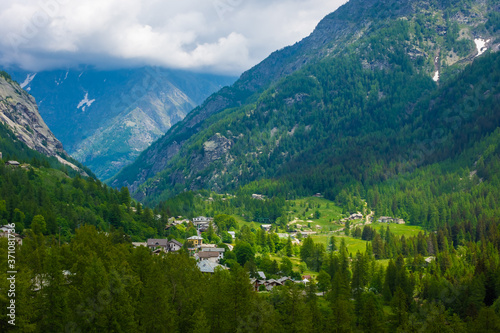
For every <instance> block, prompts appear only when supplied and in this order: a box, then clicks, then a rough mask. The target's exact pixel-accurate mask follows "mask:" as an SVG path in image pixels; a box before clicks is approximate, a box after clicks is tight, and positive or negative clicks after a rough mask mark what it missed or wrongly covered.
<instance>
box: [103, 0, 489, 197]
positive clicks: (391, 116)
mask: <svg viewBox="0 0 500 333" xmlns="http://www.w3.org/2000/svg"><path fill="white" fill-rule="evenodd" d="M459 3H460V6H462V7H459V6H458V5H457V3H445V4H442V3H437V2H425V1H417V2H411V1H403V2H397V1H368V2H360V1H350V2H348V3H347V4H346V5H344V6H342V7H340V8H339V9H338V10H337V11H336V12H334V13H332V14H329V15H327V16H326V18H325V19H324V20H322V21H321V22H320V23H319V24H318V28H317V29H316V30H315V32H313V34H311V36H309V37H307V38H305V39H304V40H303V41H301V42H300V43H298V44H296V45H293V46H291V47H288V48H285V49H283V50H280V51H277V52H275V53H273V54H272V55H271V56H270V57H269V58H268V59H266V60H264V61H263V62H262V63H261V64H259V65H257V66H256V67H254V68H253V69H251V70H249V71H248V72H246V73H244V74H243V75H242V77H241V78H240V79H239V80H238V81H237V82H236V83H235V84H234V85H233V86H232V87H230V88H226V89H224V90H222V91H220V92H219V93H216V94H214V95H212V96H211V97H210V98H209V99H208V100H207V101H206V102H205V103H204V104H203V105H202V106H201V107H199V108H197V109H195V110H194V111H193V112H192V113H190V114H189V115H188V116H187V117H186V118H185V120H183V121H182V122H181V123H179V124H177V125H176V126H174V127H173V128H172V130H170V131H169V132H168V133H167V134H166V135H165V136H164V137H163V138H161V139H160V140H158V141H157V142H156V143H154V144H153V145H152V146H151V147H150V148H149V149H148V150H146V151H145V152H144V153H143V154H142V155H141V156H140V157H139V158H138V160H136V162H135V163H134V164H132V165H131V166H129V167H127V168H125V169H124V170H122V172H121V173H120V174H118V175H117V177H115V178H114V179H113V180H112V181H111V182H110V183H111V184H112V185H113V186H122V185H128V186H130V187H131V189H132V191H134V192H136V198H138V199H145V198H147V197H156V198H158V196H159V195H160V196H161V197H162V198H165V196H167V197H168V195H169V194H168V193H170V194H175V193H179V192H180V191H183V190H194V189H201V188H208V189H213V190H216V191H219V190H220V191H224V190H225V189H227V187H228V186H229V187H234V186H238V185H237V184H240V185H241V184H244V183H246V182H248V181H252V180H257V179H259V177H264V178H265V177H275V176H278V175H283V174H285V173H286V172H285V171H284V170H287V168H288V169H289V168H290V167H288V166H287V163H290V159H297V158H298V156H300V155H297V154H298V153H300V152H302V153H305V152H306V150H311V149H314V148H315V144H314V143H315V142H316V145H317V143H318V142H327V143H328V144H325V145H326V146H330V147H331V149H339V147H341V146H338V147H336V146H335V144H338V145H342V141H345V140H346V139H345V138H342V136H347V137H348V140H354V139H355V138H356V136H357V134H356V132H355V131H352V130H351V128H353V126H354V128H356V127H358V128H364V129H363V130H362V131H367V132H366V133H369V131H373V130H374V129H376V128H377V126H379V125H383V126H389V127H387V131H394V128H396V127H397V126H400V125H403V124H404V119H402V118H401V117H407V118H408V117H410V119H412V121H413V118H412V116H411V112H412V111H411V110H412V108H414V105H417V104H418V103H419V96H416V95H415V91H420V93H421V94H423V96H424V97H425V96H428V95H429V92H430V91H433V90H435V89H437V87H438V85H440V84H441V83H443V82H446V81H447V80H448V79H450V78H452V77H453V76H454V75H455V74H456V73H459V72H461V71H462V70H463V68H464V67H465V66H466V65H467V64H470V63H471V62H472V61H473V60H474V59H475V57H476V56H477V55H478V54H479V52H478V51H477V50H476V47H475V43H474V42H475V41H476V40H477V39H481V40H483V39H484V40H485V41H487V40H489V42H488V43H487V48H488V49H494V50H496V49H498V40H497V39H495V38H497V37H498V32H497V30H495V29H496V28H495V27H496V26H495V23H494V22H496V21H495V20H496V16H495V15H496V14H494V13H497V11H496V10H498V8H497V7H495V4H494V2H491V1H489V2H487V1H482V2H470V1H459ZM492 13H493V14H492ZM337 20H338V21H337ZM345 20H352V26H353V27H354V28H351V29H349V25H348V24H346V23H345V22H346V21H345ZM332 22H334V23H332ZM489 22H493V23H492V24H490V23H489ZM338 27H343V28H344V29H345V30H342V31H344V32H343V33H339V31H338V30H337V28H338ZM346 27H347V28H346ZM488 29H489V30H488ZM325 31H333V32H332V33H334V36H329V39H328V38H326V37H328V32H325ZM325 38H326V40H328V41H325ZM312 40H313V42H309V41H312ZM341 42H342V43H341ZM307 43H312V45H317V46H318V48H317V49H314V50H313V46H311V44H310V45H308V46H307V47H304V51H303V52H302V53H301V52H298V51H297V52H296V54H293V55H292V56H291V57H286V55H287V52H290V53H294V52H292V51H294V50H298V49H300V48H301V47H303V45H306V44H307ZM291 50H292V51H291ZM311 50H313V51H311ZM307 52H311V53H310V54H312V56H310V57H309V56H307ZM280 55H284V56H283V59H280ZM315 57H316V58H315ZM297 59H301V60H300V61H298V62H297V61H296V60H297ZM304 59H308V60H306V61H304ZM308 61H309V62H308ZM329 61H330V63H328V62H329ZM280 62H281V65H279V66H274V67H273V66H271V65H270V64H278V63H280ZM283 63H286V64H288V65H282V64H283ZM297 63H298V64H299V65H298V66H297V67H298V69H295V70H294V68H295V67H294V66H295V64H297ZM287 66H290V67H287ZM322 67H323V68H322ZM269 68H272V71H271V72H270V73H271V74H269V73H266V70H267V69H269ZM287 68H292V72H293V73H292V74H283V73H287V70H288V69H287ZM329 71H331V72H332V73H333V72H336V71H337V72H338V75H341V76H343V77H345V78H346V79H342V80H336V77H334V76H332V75H330V76H328V75H329V74H328V72H329ZM258 73H263V74H262V77H261V76H259V75H258ZM276 73H278V74H276ZM297 73H299V74H297ZM352 73H356V74H357V75H359V77H360V78H359V79H357V78H356V77H353V74H352ZM389 73H392V74H391V75H392V76H391V75H389ZM295 74H297V75H295ZM436 74H437V76H438V79H437V80H436V79H435V80H434V81H437V85H434V86H432V84H431V82H432V78H433V77H434V78H435V77H436ZM318 75H319V76H323V79H320V81H321V83H319V81H318V80H316V79H315V78H316V77H318ZM277 77H279V79H278V78H277ZM403 78H404V79H403ZM357 81H359V82H357ZM269 82H273V83H269ZM331 82H336V83H335V84H337V87H339V88H340V89H339V88H336V87H335V86H332V84H331ZM370 82H371V83H370ZM389 82H390V83H391V84H398V85H401V86H403V87H404V86H405V85H406V84H407V83H408V82H413V83H412V84H414V88H413V90H414V91H413V92H412V91H411V89H410V91H405V92H404V94H406V95H405V96H404V98H400V96H398V95H397V94H398V93H401V92H396V91H397V89H393V88H391V86H390V84H389V85H388V83H389ZM266 84H267V86H266ZM346 84H347V86H345V85H346ZM384 84H385V85H386V86H387V87H385V88H384V87H380V85H384ZM356 85H361V86H358V87H357V86H356ZM344 86H345V87H346V89H347V90H346V89H344ZM422 86H424V87H428V88H426V89H427V90H428V91H429V92H426V90H425V89H424V90H422V89H421V88H420V87H422ZM240 87H243V88H241V89H240ZM328 89H329V90H328ZM384 89H385V90H384ZM390 91H392V92H391V93H389V92H390ZM254 92H255V93H254ZM362 93H364V94H365V96H361V94H362ZM335 94H340V95H339V96H338V97H335V96H334V95H335ZM388 94H389V95H388ZM311 96H312V97H311ZM231 98H232V99H231ZM425 98H428V97H425ZM391 101H392V102H391ZM392 103H396V104H392ZM374 107H375V108H376V109H373V108H374ZM342 108H347V109H348V110H351V112H350V113H346V111H345V110H342ZM321 110H323V111H321ZM330 110H335V111H334V112H335V113H336V114H337V116H335V117H333V118H331V117H330V118H328V117H326V118H325V116H324V112H326V111H328V112H332V111H330ZM373 110H375V111H376V110H378V111H376V113H373V112H374V111H373ZM401 111H404V112H403V113H401ZM276 112H278V113H280V112H281V113H282V114H283V116H282V117H281V118H279V117H278V116H275V115H273V113H274V114H276ZM281 113H280V114H281ZM308 114H311V115H308ZM312 115H315V117H316V119H324V121H325V122H330V123H332V124H336V125H335V126H336V127H335V129H336V131H338V132H339V134H338V135H334V134H333V133H332V134H331V135H330V134H329V135H330V136H331V139H328V138H329V136H324V135H325V134H323V133H329V131H330V132H331V131H332V130H331V129H326V128H325V127H324V124H321V123H318V122H317V121H316V122H315V120H314V119H315V118H314V116H312ZM366 116H369V117H371V122H369V123H363V122H362V121H361V118H360V117H366ZM224 117H229V118H231V119H230V120H224ZM249 119H250V120H249ZM278 119H279V120H278ZM286 119H290V121H291V123H290V124H289V125H287V126H288V127H287V128H286V129H285V128H284V126H283V124H279V123H276V126H271V125H268V124H270V122H277V121H281V122H283V121H285V120H286ZM293 119H295V120H293ZM247 120H248V121H247ZM242 123H246V124H247V127H245V126H243V125H241V124H242ZM341 124H343V125H342V126H341ZM238 126H239V127H238ZM263 126H264V127H263ZM268 126H271V127H268ZM311 126H312V127H311ZM315 126H319V127H315ZM234 127H236V128H238V129H237V130H234V129H233V128H234ZM274 127H276V129H274ZM216 128H217V129H216ZM257 128H260V131H259V130H257ZM264 128H266V131H267V130H269V131H270V132H268V133H269V134H265V133H262V131H264ZM311 128H313V129H314V131H311ZM318 129H319V131H320V133H322V134H320V135H322V136H318V134H317V133H318V132H317V131H318ZM285 130H286V131H288V132H289V134H288V135H286V136H283V135H281V138H282V139H278V141H281V142H280V144H287V145H290V147H291V148H293V149H292V151H290V152H288V151H284V148H283V147H280V146H279V144H276V143H273V140H271V139H270V137H272V136H273V135H275V134H278V137H280V134H279V133H280V132H283V131H285ZM277 131H278V132H277ZM309 131H311V132H310V133H314V134H308V133H309ZM325 131H326V132H325ZM217 133H218V135H219V137H215V136H214V135H216V134H217ZM341 133H343V134H341ZM374 133H375V132H374ZM290 136H292V138H290ZM297 136H298V137H299V138H300V139H295V137H297ZM307 137H309V139H306V138H307ZM283 138H286V140H284V139H283ZM297 140H298V141H297ZM317 140H320V141H317ZM325 140H326V141H325ZM339 140H340V141H339ZM211 141H214V142H218V141H220V142H221V143H222V145H223V146H226V147H229V146H230V147H231V148H230V149H226V148H223V150H224V149H226V150H227V151H226V152H225V153H223V154H222V155H220V156H219V158H217V159H216V160H215V161H210V162H207V163H208V164H207V165H206V166H204V167H203V168H202V169H200V168H199V166H197V165H198V162H199V161H207V160H205V159H204V157H203V156H204V155H205V154H207V153H208V154H210V152H208V151H207V150H206V149H205V146H204V143H207V142H211ZM227 141H229V143H228V142H227ZM284 141H286V143H285V142H284ZM238 142H239V143H238ZM259 142H262V145H261V144H259ZM308 142H309V143H310V144H309V143H308ZM332 142H336V143H335V144H334V143H332ZM295 149H296V150H297V151H296V152H294V150H295ZM304 149H306V150H304ZM216 150H217V149H216ZM266 152H267V153H266ZM273 152H279V153H280V154H285V155H286V156H285V155H283V156H281V157H279V156H277V155H276V156H274V155H273V156H274V157H271V154H273ZM263 153H266V154H267V155H266V156H267V159H266V157H259V155H262V154H263ZM325 154H327V155H328V154H330V153H326V152H325ZM252 156H253V157H252ZM262 156H264V155H262ZM235 159H236V160H237V162H236V163H232V161H234V160H235ZM321 160H323V161H326V160H325V159H324V158H322V159H321ZM277 161H281V162H277ZM231 164H234V165H240V166H241V167H240V168H239V170H238V167H234V166H231ZM281 165H283V168H282V169H281V171H278V169H279V168H281ZM247 166H248V167H247ZM246 168H248V172H246V171H245V169H246ZM155 175H156V176H155ZM151 177H152V178H151ZM149 178H151V179H149ZM148 179H149V180H148ZM241 181H243V183H241ZM221 183H222V185H221ZM142 184H143V185H142ZM325 185H326V184H325ZM326 187H327V186H326ZM326 187H325V186H324V187H323V189H325V188H326ZM163 191H166V192H165V193H164V194H162V195H161V193H163ZM146 200H148V199H146Z"/></svg>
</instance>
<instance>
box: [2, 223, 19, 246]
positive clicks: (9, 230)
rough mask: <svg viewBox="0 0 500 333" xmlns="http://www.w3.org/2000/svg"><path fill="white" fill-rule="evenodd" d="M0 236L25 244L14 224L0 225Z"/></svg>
mask: <svg viewBox="0 0 500 333" xmlns="http://www.w3.org/2000/svg"><path fill="white" fill-rule="evenodd" d="M0 237H4V238H7V239H8V240H14V241H15V242H16V243H17V244H19V245H23V239H22V238H21V235H19V234H16V232H15V229H14V227H13V226H12V225H9V224H7V225H4V226H2V227H0Z"/></svg>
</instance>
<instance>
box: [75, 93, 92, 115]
mask: <svg viewBox="0 0 500 333" xmlns="http://www.w3.org/2000/svg"><path fill="white" fill-rule="evenodd" d="M94 102H95V99H90V100H89V93H85V97H84V98H83V99H82V100H81V101H80V103H78V106H77V107H76V108H77V109H80V108H82V111H83V112H85V109H86V108H89V107H90V106H91V105H92V103H94Z"/></svg>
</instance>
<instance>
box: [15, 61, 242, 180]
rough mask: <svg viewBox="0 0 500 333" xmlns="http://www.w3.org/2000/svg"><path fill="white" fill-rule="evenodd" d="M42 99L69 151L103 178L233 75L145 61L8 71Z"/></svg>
mask: <svg viewBox="0 0 500 333" xmlns="http://www.w3.org/2000/svg"><path fill="white" fill-rule="evenodd" d="M9 73H11V75H12V77H13V78H14V79H15V80H17V81H18V82H23V83H22V84H21V87H22V88H24V89H25V90H27V91H29V93H30V94H32V95H33V96H34V97H35V98H36V100H37V101H38V102H39V109H40V113H41V115H42V116H43V118H44V119H45V121H46V122H47V124H48V126H49V127H50V128H51V129H52V131H53V132H54V134H55V135H56V136H57V137H58V138H59V139H60V140H61V141H62V143H63V144H64V147H65V148H66V149H67V151H68V152H69V153H70V154H71V156H72V157H73V158H75V159H77V160H78V161H80V162H82V163H83V164H85V165H87V166H88V167H90V168H91V169H92V171H93V172H94V173H95V174H96V175H97V176H98V177H99V178H101V179H103V180H105V179H107V178H109V177H112V176H113V175H114V174H116V173H117V172H118V171H119V170H120V169H121V168H123V167H124V166H126V165H127V164H129V163H131V162H132V161H133V160H135V159H136V158H137V156H139V154H140V153H141V152H142V151H143V150H144V149H146V148H147V147H149V145H150V144H151V143H152V142H154V141H155V140H157V139H158V138H160V137H161V136H162V135H163V134H164V133H165V132H166V131H167V130H168V129H169V128H170V127H172V126H173V125H174V124H175V123H177V122H178V121H180V120H182V119H183V118H184V117H185V116H186V114H187V113H188V112H189V111H191V110H192V109H193V108H194V107H196V106H197V105H198V104H199V103H201V102H202V101H203V100H204V99H205V98H206V97H207V96H209V95H210V94H211V93H213V92H215V91H217V90H219V89H220V88H221V87H223V86H225V85H227V84H231V83H232V82H234V78H232V77H227V76H215V75H208V74H195V73H189V72H183V71H174V70H167V69H162V68H153V67H144V68H135V69H120V70H111V71H99V70H95V69H87V68H82V69H81V70H76V69H72V70H56V71H46V72H40V73H36V74H35V73H29V72H25V71H9Z"/></svg>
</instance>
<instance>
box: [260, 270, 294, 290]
mask: <svg viewBox="0 0 500 333" xmlns="http://www.w3.org/2000/svg"><path fill="white" fill-rule="evenodd" d="M258 274H259V276H260V278H258V279H250V283H251V284H252V286H253V289H254V290H255V291H261V289H264V288H265V290H266V291H271V289H273V288H274V287H276V286H283V285H285V283H286V281H292V282H293V280H292V279H291V278H290V277H288V276H284V277H282V278H279V279H276V280H275V279H269V280H267V279H266V276H265V275H264V273H263V272H258ZM300 282H302V281H300ZM261 286H264V287H263V288H261Z"/></svg>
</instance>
